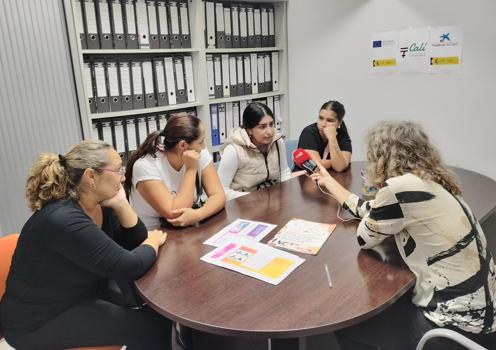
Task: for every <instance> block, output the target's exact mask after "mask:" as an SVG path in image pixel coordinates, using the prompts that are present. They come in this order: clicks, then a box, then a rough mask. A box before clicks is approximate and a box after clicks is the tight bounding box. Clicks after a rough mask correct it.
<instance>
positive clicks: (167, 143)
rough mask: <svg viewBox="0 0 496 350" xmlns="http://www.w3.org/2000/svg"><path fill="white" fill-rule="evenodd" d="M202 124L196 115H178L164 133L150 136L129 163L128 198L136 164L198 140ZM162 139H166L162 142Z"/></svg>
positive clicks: (127, 169) (126, 184) (169, 121)
mask: <svg viewBox="0 0 496 350" xmlns="http://www.w3.org/2000/svg"><path fill="white" fill-rule="evenodd" d="M200 123H201V121H200V119H199V118H197V117H196V116H194V115H190V114H186V113H178V114H176V115H174V116H171V117H170V118H169V119H168V120H167V124H166V125H165V128H164V129H163V130H162V131H160V132H158V131H154V132H152V133H151V134H150V135H148V137H147V138H146V139H145V141H144V142H143V143H142V144H141V145H140V146H139V147H138V149H137V150H136V151H135V152H134V153H133V155H132V156H131V157H130V158H129V161H128V162H127V166H126V180H125V182H124V189H125V190H126V194H127V196H128V197H129V194H130V193H131V188H132V187H133V167H134V163H136V161H137V160H138V159H140V158H143V157H145V156H147V155H151V156H152V157H154V158H156V157H157V152H158V151H170V150H173V149H174V147H176V145H177V144H178V143H179V142H180V141H182V140H184V141H186V143H188V144H190V143H192V142H193V141H196V140H198V138H199V137H200V128H199V127H200ZM160 137H163V138H164V139H163V141H162V142H161V140H160Z"/></svg>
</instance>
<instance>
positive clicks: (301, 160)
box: [293, 148, 317, 174]
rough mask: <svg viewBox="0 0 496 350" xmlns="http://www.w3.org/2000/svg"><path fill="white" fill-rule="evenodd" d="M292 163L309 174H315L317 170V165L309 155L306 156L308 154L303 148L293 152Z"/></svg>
mask: <svg viewBox="0 0 496 350" xmlns="http://www.w3.org/2000/svg"><path fill="white" fill-rule="evenodd" d="M293 161H294V163H295V164H296V165H297V166H298V167H300V168H302V169H305V170H306V171H307V173H309V174H312V173H315V171H316V169H317V164H316V163H315V162H314V161H313V160H312V157H310V154H308V152H307V151H305V150H304V149H303V148H297V149H295V150H294V152H293Z"/></svg>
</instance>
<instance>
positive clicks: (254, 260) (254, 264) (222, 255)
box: [201, 238, 305, 285]
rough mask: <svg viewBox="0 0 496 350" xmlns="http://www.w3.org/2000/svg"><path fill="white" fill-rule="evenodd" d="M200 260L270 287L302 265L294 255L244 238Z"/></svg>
mask: <svg viewBox="0 0 496 350" xmlns="http://www.w3.org/2000/svg"><path fill="white" fill-rule="evenodd" d="M201 260H203V261H205V262H207V263H210V264H213V265H217V266H220V267H224V268H226V269H230V270H233V271H236V272H239V273H242V274H244V275H247V276H251V277H254V278H257V279H259V280H262V281H264V282H267V283H271V284H274V285H277V284H279V283H280V282H281V281H282V280H284V279H285V278H286V277H287V276H288V275H289V274H290V273H291V272H293V271H294V270H295V269H296V268H297V267H298V266H300V265H301V263H303V262H304V261H305V259H302V258H300V257H298V256H296V255H294V254H291V253H288V252H285V251H282V250H279V249H276V248H272V247H270V246H268V245H266V244H262V243H260V242H255V241H253V240H250V239H246V238H237V239H232V240H230V241H227V242H225V243H224V244H222V245H221V246H219V247H217V248H215V249H214V250H213V251H211V252H210V253H208V254H205V255H204V256H202V257H201Z"/></svg>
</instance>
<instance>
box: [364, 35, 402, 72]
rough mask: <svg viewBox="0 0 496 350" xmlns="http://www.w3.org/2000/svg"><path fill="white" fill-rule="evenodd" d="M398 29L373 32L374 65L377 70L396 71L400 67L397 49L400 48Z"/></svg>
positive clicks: (373, 67) (373, 68)
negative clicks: (397, 60)
mask: <svg viewBox="0 0 496 350" xmlns="http://www.w3.org/2000/svg"><path fill="white" fill-rule="evenodd" d="M398 35H399V32H398V31H390V32H378V33H374V34H372V65H371V69H372V70H373V71H375V72H381V73H387V72H395V71H396V69H397V68H398V65H397V62H396V51H397V49H398Z"/></svg>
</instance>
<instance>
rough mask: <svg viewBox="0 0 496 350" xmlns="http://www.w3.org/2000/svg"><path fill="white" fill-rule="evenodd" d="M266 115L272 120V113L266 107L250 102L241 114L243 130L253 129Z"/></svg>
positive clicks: (259, 103)
mask: <svg viewBox="0 0 496 350" xmlns="http://www.w3.org/2000/svg"><path fill="white" fill-rule="evenodd" d="M266 115H268V116H270V117H271V118H272V120H274V113H272V111H271V110H270V108H269V107H267V105H265V104H263V103H261V102H252V103H250V104H248V106H246V108H245V111H244V112H243V125H242V127H243V129H253V128H254V127H255V126H257V125H258V124H259V123H260V120H262V118H263V117H265V116H266Z"/></svg>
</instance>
